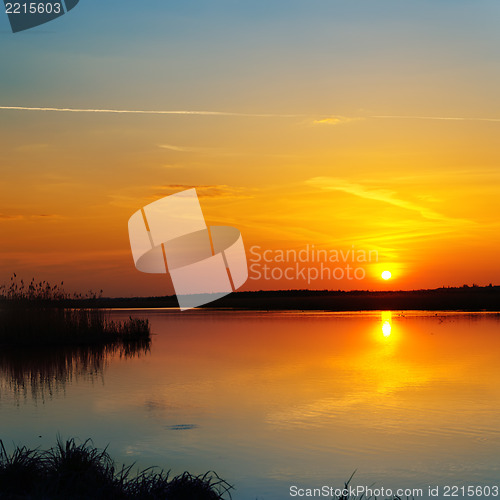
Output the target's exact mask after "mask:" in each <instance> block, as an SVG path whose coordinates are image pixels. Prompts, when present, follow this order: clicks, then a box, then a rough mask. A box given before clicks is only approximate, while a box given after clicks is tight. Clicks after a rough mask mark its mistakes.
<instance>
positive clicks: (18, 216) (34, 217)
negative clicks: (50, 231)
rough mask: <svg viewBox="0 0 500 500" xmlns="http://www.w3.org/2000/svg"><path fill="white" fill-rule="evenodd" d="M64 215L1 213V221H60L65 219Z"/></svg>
mask: <svg viewBox="0 0 500 500" xmlns="http://www.w3.org/2000/svg"><path fill="white" fill-rule="evenodd" d="M63 218H64V217H63V216H62V215H58V214H33V215H24V214H3V213H0V220H58V219H63Z"/></svg>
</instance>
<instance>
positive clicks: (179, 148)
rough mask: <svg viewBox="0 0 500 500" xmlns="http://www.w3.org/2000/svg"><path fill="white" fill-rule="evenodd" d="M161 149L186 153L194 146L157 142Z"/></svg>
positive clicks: (192, 149) (193, 149)
mask: <svg viewBox="0 0 500 500" xmlns="http://www.w3.org/2000/svg"><path fill="white" fill-rule="evenodd" d="M158 147H159V148H161V149H168V150H170V151H178V152H180V153H188V152H190V151H195V150H196V148H188V147H185V146H174V145H173V144H158Z"/></svg>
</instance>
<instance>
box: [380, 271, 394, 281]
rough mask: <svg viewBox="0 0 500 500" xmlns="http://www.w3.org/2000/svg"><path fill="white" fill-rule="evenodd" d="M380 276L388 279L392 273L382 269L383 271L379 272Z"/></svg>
mask: <svg viewBox="0 0 500 500" xmlns="http://www.w3.org/2000/svg"><path fill="white" fill-rule="evenodd" d="M381 276H382V279H384V280H388V279H391V277H392V274H391V272H390V271H384V272H383V273H382V274H381Z"/></svg>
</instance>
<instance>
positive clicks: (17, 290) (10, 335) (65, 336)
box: [0, 274, 151, 346]
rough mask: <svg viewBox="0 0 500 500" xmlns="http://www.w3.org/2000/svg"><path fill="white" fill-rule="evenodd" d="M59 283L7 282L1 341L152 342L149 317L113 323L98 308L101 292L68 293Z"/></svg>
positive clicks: (0, 297)
mask: <svg viewBox="0 0 500 500" xmlns="http://www.w3.org/2000/svg"><path fill="white" fill-rule="evenodd" d="M63 284H64V283H63V282H61V284H60V285H54V286H52V285H50V283H48V282H46V281H42V282H38V283H37V282H35V280H34V279H32V280H31V282H30V283H29V284H25V283H24V281H23V280H22V279H21V280H19V281H18V280H17V276H16V274H14V275H13V276H12V277H11V283H10V286H8V287H7V286H6V285H2V286H0V344H2V345H25V346H33V345H79V344H81V345H91V344H113V343H122V344H123V345H125V346H126V345H128V344H130V342H135V341H139V342H144V341H148V340H150V334H151V332H150V326H149V322H148V320H143V319H138V318H132V317H130V318H129V319H128V320H127V321H124V322H116V321H112V320H110V318H109V313H108V312H107V311H105V310H104V309H101V308H99V302H98V299H99V296H100V294H99V295H98V294H96V293H94V292H88V293H87V294H86V295H82V294H75V295H73V296H70V295H69V294H67V293H66V292H65V291H64V289H63V288H62V286H63ZM101 292H102V291H101Z"/></svg>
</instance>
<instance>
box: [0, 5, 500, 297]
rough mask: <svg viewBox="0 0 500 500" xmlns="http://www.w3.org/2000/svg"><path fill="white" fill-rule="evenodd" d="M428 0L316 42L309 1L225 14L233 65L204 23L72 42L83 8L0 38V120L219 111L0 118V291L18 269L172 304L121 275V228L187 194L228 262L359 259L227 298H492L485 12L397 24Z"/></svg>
mask: <svg viewBox="0 0 500 500" xmlns="http://www.w3.org/2000/svg"><path fill="white" fill-rule="evenodd" d="M386 3H387V6H389V4H391V5H392V4H393V2H386ZM259 5H260V4H259ZM294 5H295V4H294ZM429 5H430V4H429ZM429 5H427V3H426V4H425V5H424V6H422V7H421V9H420V10H418V12H410V11H406V10H405V8H406V9H410V10H411V9H416V7H405V8H403V7H401V8H400V9H399V10H396V11H395V12H394V11H393V16H394V17H393V18H390V19H383V16H382V17H379V16H378V15H375V14H374V13H373V12H371V14H370V12H368V11H367V12H366V13H363V15H361V18H360V20H359V25H357V26H355V27H353V28H352V29H353V30H354V31H349V30H348V29H347V24H341V23H340V21H338V20H337V21H336V18H335V16H334V14H335V12H333V13H332V12H330V13H329V14H328V15H329V16H331V17H328V18H327V20H329V21H331V23H332V26H336V27H337V28H338V30H337V31H335V30H333V31H330V30H329V29H328V26H329V25H328V23H327V22H326V21H325V20H324V19H321V16H320V12H319V11H320V10H321V9H320V7H319V4H318V6H317V7H318V9H319V10H318V12H314V9H311V12H309V13H308V14H307V15H306V14H304V13H302V14H303V17H302V19H300V15H299V14H300V12H299V11H298V10H297V9H298V7H297V6H295V7H292V8H291V10H290V11H289V12H288V13H287V15H286V16H285V18H284V19H283V20H282V21H280V22H278V21H277V20H275V21H274V24H273V22H271V21H269V20H268V21H266V22H265V21H263V20H262V19H261V18H259V17H257V18H255V19H254V18H252V19H250V20H249V19H248V18H245V19H244V18H243V17H238V14H237V13H236V12H230V13H229V14H227V15H228V16H229V17H231V19H232V21H233V24H228V25H227V26H230V27H227V32H226V33H225V36H226V37H227V38H226V39H225V40H229V39H231V40H234V51H233V52H231V50H230V49H229V47H228V46H227V45H224V44H222V41H221V38H220V36H222V35H220V33H219V32H218V33H219V34H216V33H215V30H216V28H215V27H214V28H212V31H210V32H208V31H206V30H209V29H210V28H208V27H199V29H201V32H200V33H199V38H200V39H198V38H195V39H193V38H191V39H190V41H189V43H188V44H186V45H182V44H181V45H176V42H179V41H181V40H182V39H183V36H184V34H183V33H174V34H172V35H169V36H170V37H171V38H168V37H167V36H166V35H164V34H163V31H161V29H160V27H157V26H156V25H152V26H151V27H150V28H151V30H152V31H151V33H149V34H147V33H146V31H144V37H143V38H144V39H138V40H136V42H137V44H136V45H134V46H133V47H132V46H131V45H130V44H131V41H130V40H128V39H126V38H125V36H126V35H124V34H123V33H121V32H119V31H116V32H115V31H113V30H111V31H110V32H106V31H105V30H104V29H101V31H99V30H98V32H97V34H96V37H97V38H96V39H95V40H93V41H92V43H90V45H89V44H88V43H87V39H86V38H85V37H84V35H83V30H84V28H85V29H87V28H88V26H87V24H85V23H91V22H92V17H91V16H89V17H87V15H86V14H85V12H86V11H85V9H83V8H82V14H81V16H82V17H80V18H79V17H78V16H77V14H78V12H77V11H76V9H75V14H74V15H73V16H71V19H69V18H70V16H66V17H67V18H68V19H69V20H68V21H67V23H69V24H63V23H62V22H61V23H60V24H59V25H56V28H57V26H59V28H57V29H56V28H54V30H55V31H54V32H50V33H43V32H42V31H40V32H39V35H42V34H43V35H44V37H45V38H44V37H42V36H38V37H37V36H32V38H31V39H30V38H28V37H27V36H24V38H20V37H18V38H15V39H13V38H7V37H12V36H14V35H12V34H9V33H4V34H2V37H3V38H2V40H3V41H5V45H4V46H5V47H6V48H7V49H8V50H9V51H10V53H11V55H10V56H9V57H7V56H5V58H4V61H3V62H4V68H6V70H7V71H6V73H5V75H7V76H5V78H4V80H2V82H0V85H1V86H2V89H3V92H2V99H1V101H2V102H1V103H0V104H1V105H2V106H21V107H44V106H50V107H55V108H67V107H69V108H81V109H88V110H92V109H119V110H141V109H143V110H189V111H197V110H201V111H206V110H210V111H216V112H218V113H222V114H220V115H219V114H215V115H214V114H209V115H206V114H188V115H186V114H135V113H134V114H132V113H120V114H116V113H96V112H80V113H70V112H57V111H29V110H8V109H1V106H0V141H1V173H2V175H1V177H0V199H1V205H0V235H1V236H0V282H4V281H6V280H8V278H9V276H10V275H11V273H12V272H17V273H18V274H19V275H21V276H24V277H26V278H31V277H33V276H35V277H36V278H37V279H48V280H50V281H54V282H55V281H61V280H64V281H65V282H66V284H67V288H68V289H70V290H79V291H83V290H86V289H89V288H92V289H94V290H99V289H101V288H102V289H103V290H104V294H105V295H125V296H133V295H163V294H167V293H172V288H171V286H170V284H169V282H168V279H167V278H166V277H165V276H153V275H143V274H141V273H139V272H138V271H136V270H135V268H134V265H133V261H132V257H131V254H130V247H129V242H128V234H127V221H128V218H129V217H130V215H132V213H134V212H135V211H136V210H138V209H139V208H141V207H142V206H144V205H145V204H147V203H150V202H151V201H153V200H155V199H158V198H160V197H162V196H166V195H168V194H171V193H174V192H177V191H180V190H182V189H184V188H187V187H192V186H194V187H197V189H198V194H199V195H200V199H201V204H202V209H203V211H204V214H205V217H206V220H207V222H208V223H209V224H224V225H232V226H236V227H237V228H239V229H240V231H241V233H242V235H243V241H244V243H245V246H246V248H247V251H248V250H249V248H250V247H256V246H258V247H259V249H260V250H259V251H264V250H266V249H283V250H287V249H288V250H289V249H295V250H297V251H299V250H301V249H304V248H307V245H309V247H311V246H312V245H314V247H315V248H318V249H326V250H344V251H345V250H348V249H352V248H353V246H354V248H355V249H356V250H364V251H370V250H371V251H376V252H377V254H378V262H373V263H365V264H363V266H362V267H363V269H364V271H365V273H366V276H365V278H364V279H363V280H347V279H343V280H342V279H341V280H337V279H334V280H328V279H324V280H321V279H316V280H313V281H312V282H311V283H309V284H307V283H304V282H303V280H302V281H301V280H300V279H298V280H257V279H250V280H249V281H248V282H247V284H246V285H245V287H244V289H254V290H255V289H261V288H266V289H279V288H304V287H306V286H308V287H310V288H313V289H324V288H332V289H391V288H394V289H413V288H432V287H438V286H442V285H445V286H446V285H452V286H457V285H462V284H464V283H468V284H472V283H477V284H480V285H487V284H489V283H490V282H492V283H494V284H495V283H496V284H500V265H499V263H498V259H497V256H498V254H499V250H500V231H499V229H500V223H499V221H498V214H499V213H500V200H499V196H498V192H499V187H500V169H499V168H498V165H499V164H500V150H499V149H498V135H499V130H500V119H499V118H498V115H496V114H495V110H496V109H498V106H497V104H498V92H497V89H498V81H499V76H500V74H499V71H498V64H496V63H497V62H498V61H497V55H496V52H494V51H492V46H493V45H494V43H493V42H494V39H496V38H498V34H497V31H496V27H494V26H493V24H491V23H490V21H489V19H490V17H491V13H492V12H491V10H494V9H498V7H497V6H495V4H494V3H491V2H485V6H484V8H483V10H479V11H474V17H473V18H472V20H471V18H470V16H471V15H472V14H471V12H472V11H469V10H468V8H467V7H464V6H462V7H461V8H460V9H458V10H455V11H453V12H448V11H446V9H445V7H443V6H441V7H439V8H437V7H436V9H437V10H436V11H435V12H433V13H434V14H436V16H437V17H435V18H434V23H431V24H429V25H425V26H424V25H423V24H420V23H418V22H417V20H415V22H413V21H412V16H415V15H418V16H420V18H419V19H420V21H421V20H422V19H424V18H426V15H427V14H429V13H430V10H429V9H431V10H432V8H431V7H430V6H429ZM86 8H88V7H86ZM256 8H257V7H256ZM258 8H261V7H258ZM325 8H326V7H325ZM349 8H350V7H343V8H342V9H343V10H342V15H343V16H344V18H343V21H344V22H345V23H347V21H346V19H347V17H345V16H349V15H351V14H352V12H349ZM471 8H472V7H471ZM294 9H295V10H294ZM443 9H444V10H443ZM495 12H496V11H495ZM84 14H85V15H84ZM337 14H339V15H340V13H339V12H338V13H337ZM165 15H166V14H165ZM326 15H327V13H325V16H326ZM190 16H191V17H190ZM304 16H305V17H304ZM308 16H309V17H308ZM447 16H451V18H450V19H452V20H453V21H454V23H455V24H448V21H449V18H448V17H447ZM167 17H168V16H167ZM195 18H196V15H195V14H189V15H187V14H186V17H183V18H182V21H179V22H184V23H186V26H188V25H189V26H191V24H190V23H194V22H195V21H194V19H195ZM78 19H80V21H78ZM447 20H448V21H447ZM198 21H200V20H199V19H198ZM78 22H80V24H78ZM200 22H201V21H200ZM221 22H222V21H221ZM299 22H300V23H302V24H300V26H301V27H302V28H301V29H303V31H300V30H299V28H298V26H299ZM71 23H75V24H74V25H73V24H71ZM238 23H240V24H238ZM335 23H337V24H335ZM401 23H403V24H401ZM54 24H55V23H54ZM181 25H182V24H181ZM182 26H184V25H182ZM200 26H201V25H200ZM224 26H226V25H224ZM238 26H240V27H241V33H240V34H237V33H236V32H237V27H238ZM83 27H84V28H83ZM257 27H258V28H259V29H260V30H261V31H260V34H261V37H260V38H259V40H254V39H253V38H251V34H253V33H254V32H255V29H256V28H257ZM218 28H219V29H225V28H223V27H221V26H218ZM479 28H481V29H479ZM64 29H66V30H69V29H74V30H76V31H75V41H74V46H73V47H71V48H68V47H65V48H61V37H62V35H63V34H64V31H62V32H61V33H59V31H58V30H64ZM143 29H144V30H146V28H145V27H144V28H143ZM355 29H358V30H359V31H355ZM78 30H80V31H78ZM116 30H119V28H116ZM204 30H205V31H204ZM339 30H340V31H339ZM405 30H406V31H405ZM403 31H405V32H404V33H403ZM33 33H35V35H36V33H38V32H35V30H33ZM205 33H206V34H207V38H206V39H203V36H202V35H203V34H205ZM223 33H224V32H223ZM297 33H300V36H301V37H303V38H301V40H302V41H303V43H302V45H298V44H297V43H296V39H295V38H294V37H295V36H297ZM355 33H358V35H359V36H358V37H356V36H354V35H355ZM313 34H315V35H314V36H312V35H313ZM340 34H344V35H345V37H344V38H343V39H340V38H339V39H337V38H336V37H340ZM208 35H210V36H208ZM309 35H310V36H309ZM154 36H157V37H158V39H157V40H156V41H157V42H158V43H157V44H152V39H153V38H154ZM162 37H164V38H165V39H163V38H162ZM231 37H232V38H231ZM493 37H496V38H493ZM252 40H253V42H251V41H252ZM35 41H38V43H37V44H35ZM98 41H100V42H102V43H101V44H100V45H99V44H98V43H97V42H98ZM120 41H123V42H124V44H123V46H120V45H119V42H120ZM104 42H106V43H104ZM287 42H289V45H287ZM466 42H467V43H468V45H467V50H464V49H463V47H464V44H465V43H466ZM252 43H254V45H252ZM221 44H222V45H221ZM492 44H493V45H492ZM35 45H36V46H35ZM221 47H224V49H221V50H219V49H220V48H221ZM339 47H342V50H336V49H338V48H339ZM334 49H335V50H334ZM203 50H204V51H205V52H203ZM200 51H202V52H203V54H205V56H204V57H202V56H201V55H200V54H201V53H200ZM12 53H14V54H16V55H17V56H19V57H18V58H17V59H16V58H15V57H14V56H12ZM37 54H38V55H37ZM238 54H239V55H241V58H239V57H238ZM48 55H52V56H54V59H52V58H49V56H48ZM56 56H57V57H56ZM37 57H38V58H37ZM40 58H42V60H43V64H41V63H40V62H39V61H40ZM160 63H161V64H160ZM202 83H203V85H202ZM113 84H115V85H113ZM450 118H453V119H450ZM292 265H295V263H292ZM336 266H337V265H335V266H334V267H336ZM282 267H283V266H282ZM385 269H388V270H390V271H391V272H392V274H393V279H392V280H389V281H388V282H384V281H383V280H381V279H380V273H381V272H382V271H383V270H385ZM252 276H253V277H254V278H255V275H252V273H251V277H252Z"/></svg>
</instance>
